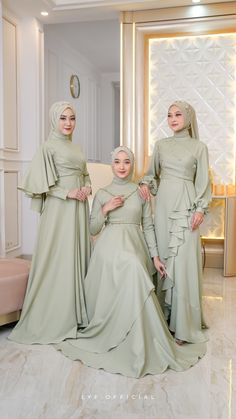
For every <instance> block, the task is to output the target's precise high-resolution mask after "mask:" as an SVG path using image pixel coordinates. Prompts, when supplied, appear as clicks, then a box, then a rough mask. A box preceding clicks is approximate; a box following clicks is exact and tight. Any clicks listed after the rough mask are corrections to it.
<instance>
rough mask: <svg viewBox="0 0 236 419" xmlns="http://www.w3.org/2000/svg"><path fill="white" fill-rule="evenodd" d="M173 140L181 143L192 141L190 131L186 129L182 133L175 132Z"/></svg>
mask: <svg viewBox="0 0 236 419" xmlns="http://www.w3.org/2000/svg"><path fill="white" fill-rule="evenodd" d="M173 138H174V139H176V140H178V141H179V140H188V139H191V136H190V135H189V132H188V129H187V128H184V129H182V130H181V131H177V132H175V133H174V136H173Z"/></svg>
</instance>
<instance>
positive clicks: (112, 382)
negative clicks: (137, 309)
mask: <svg viewBox="0 0 236 419" xmlns="http://www.w3.org/2000/svg"><path fill="white" fill-rule="evenodd" d="M203 302H204V310H205V317H206V319H207V323H208V325H209V326H210V328H209V331H208V334H209V342H208V350H207V354H206V356H205V357H204V358H203V359H202V360H200V362H199V363H198V364H197V365H195V366H194V367H192V368H190V369H189V370H188V371H185V372H181V373H176V372H174V371H167V372H166V373H164V374H162V375H156V376H146V377H144V378H141V379H138V380H137V379H132V378H126V377H123V376H120V375H116V374H114V375H113V374H109V373H106V372H104V371H102V370H99V371H97V370H95V369H92V368H88V367H86V366H83V365H82V364H81V363H79V362H73V361H70V360H69V359H67V358H65V357H64V356H63V355H62V354H61V353H59V352H56V351H55V349H54V348H53V347H51V346H46V345H45V346H40V345H35V346H26V345H19V344H15V343H12V342H10V341H8V340H7V336H8V334H9V332H10V330H11V326H4V327H0V419H78V418H83V419H110V418H112V419H235V418H236V351H235V348H236V278H224V277H222V273H221V271H220V270H218V269H209V268H208V269H206V270H205V273H204V299H203Z"/></svg>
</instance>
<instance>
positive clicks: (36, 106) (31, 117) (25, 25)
mask: <svg viewBox="0 0 236 419" xmlns="http://www.w3.org/2000/svg"><path fill="white" fill-rule="evenodd" d="M42 36H43V34H42V27H41V25H40V24H39V22H38V21H37V20H36V19H33V18H26V19H21V20H20V21H19V25H18V57H19V60H18V61H19V65H18V67H19V70H18V71H19V99H18V103H19V140H20V154H21V175H23V174H24V173H25V172H26V170H27V168H28V165H29V163H30V161H31V160H32V157H33V155H34V154H35V152H36V150H37V149H38V147H39V145H40V143H41V142H42V125H43V111H42V107H43V103H42V102H43V98H42V89H43V79H42V77H41V72H40V65H41V58H40V57H41V56H42V52H43V51H42V50H41V47H42V45H41V44H42V43H41V37H42ZM21 196H22V211H21V214H22V246H21V253H22V254H32V249H33V247H34V243H35V240H36V233H37V226H38V220H39V216H38V214H37V213H35V212H33V211H31V209H30V199H28V198H26V197H25V196H24V195H23V194H21Z"/></svg>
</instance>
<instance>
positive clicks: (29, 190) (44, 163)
mask: <svg viewBox="0 0 236 419" xmlns="http://www.w3.org/2000/svg"><path fill="white" fill-rule="evenodd" d="M57 181H58V174H57V171H56V167H55V164H54V161H53V156H52V153H51V151H50V150H49V148H48V147H47V145H46V144H43V145H42V146H41V147H40V148H39V150H38V151H37V153H36V154H35V156H34V158H33V160H32V162H31V164H30V167H29V170H28V172H27V173H26V174H25V176H24V178H23V180H22V183H21V185H19V186H18V189H20V190H22V191H23V192H25V194H26V195H27V196H29V197H30V198H32V203H31V208H32V209H33V210H35V211H38V212H40V213H41V212H42V210H43V204H44V201H45V199H46V194H47V193H48V192H49V190H50V188H51V187H53V186H55V185H56V183H57Z"/></svg>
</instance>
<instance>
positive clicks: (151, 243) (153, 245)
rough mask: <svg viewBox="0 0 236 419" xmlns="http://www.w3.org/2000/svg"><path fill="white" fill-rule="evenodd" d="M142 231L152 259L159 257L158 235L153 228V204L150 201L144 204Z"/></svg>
mask: <svg viewBox="0 0 236 419" xmlns="http://www.w3.org/2000/svg"><path fill="white" fill-rule="evenodd" d="M142 229H143V233H144V238H145V241H146V243H147V246H148V250H149V253H150V256H151V257H154V256H158V249H157V242H156V235H155V230H154V226H153V219H152V209H151V204H150V202H148V201H144V202H143V210H142Z"/></svg>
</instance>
